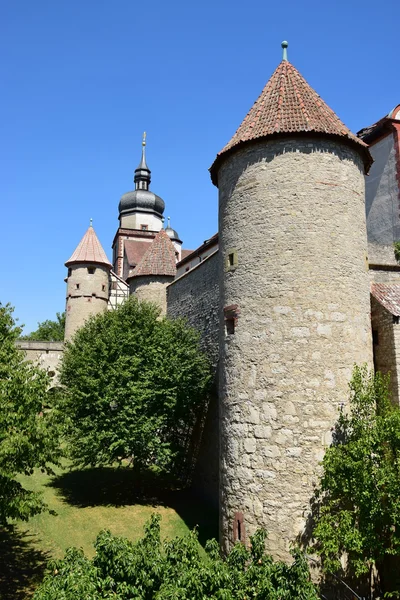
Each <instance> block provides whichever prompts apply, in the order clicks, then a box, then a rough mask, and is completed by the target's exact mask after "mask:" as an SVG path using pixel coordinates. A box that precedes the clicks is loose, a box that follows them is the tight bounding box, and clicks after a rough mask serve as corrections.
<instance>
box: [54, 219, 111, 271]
mask: <svg viewBox="0 0 400 600" xmlns="http://www.w3.org/2000/svg"><path fill="white" fill-rule="evenodd" d="M76 263H91V264H92V263H96V264H100V265H106V267H111V263H110V261H109V260H108V258H107V255H106V253H105V252H104V250H103V246H102V245H101V244H100V242H99V238H98V237H97V235H96V233H95V230H94V229H93V227H92V225H90V227H89V229H88V230H87V232H86V233H85V235H84V236H83V238H82V239H81V241H80V242H79V244H78V246H77V247H76V249H75V251H74V252H73V254H72V256H71V258H69V259H68V260H67V262H66V263H65V266H66V267H69V266H70V265H72V264H76Z"/></svg>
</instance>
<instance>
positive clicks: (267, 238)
mask: <svg viewBox="0 0 400 600" xmlns="http://www.w3.org/2000/svg"><path fill="white" fill-rule="evenodd" d="M283 46H284V44H283ZM285 54H286V46H284V59H283V61H282V62H281V63H280V64H279V66H278V67H277V69H276V71H275V72H274V73H273V75H272V77H271V79H270V81H269V82H268V83H267V85H266V87H265V88H264V90H263V91H262V93H261V95H260V97H259V98H258V100H257V101H256V103H255V104H254V106H253V107H252V109H251V110H250V112H249V113H248V115H247V116H246V118H245V119H244V121H243V123H242V124H241V125H240V127H239V129H238V130H237V132H236V134H235V135H234V136H233V138H232V139H231V141H230V142H229V143H228V144H227V145H226V146H225V147H224V148H223V150H222V151H221V152H220V153H219V155H218V156H217V158H216V160H215V162H214V164H213V165H212V167H211V177H212V180H213V182H214V184H215V185H217V186H218V188H219V232H220V251H219V254H220V263H219V275H220V282H221V284H220V285H221V294H220V296H221V305H220V314H221V327H220V365H221V367H220V369H221V371H220V447H221V455H220V514H221V541H222V545H223V547H224V548H225V549H228V548H229V547H230V545H231V544H232V543H234V542H235V541H236V540H238V539H239V540H242V541H246V539H248V536H249V534H252V533H253V532H254V530H255V529H256V528H257V527H258V526H264V527H265V528H266V529H267V530H268V532H269V541H268V543H269V550H270V551H271V552H272V553H273V554H274V555H275V557H277V558H283V559H287V558H288V556H289V554H288V550H289V545H290V542H292V541H293V540H294V539H295V538H296V536H297V535H298V534H300V533H301V531H302V530H303V528H304V525H305V521H306V518H307V515H308V514H309V510H310V505H309V501H310V499H311V497H312V494H313V488H314V484H315V483H316V481H317V475H318V465H319V462H320V461H321V459H322V457H323V453H324V448H326V446H327V445H328V444H329V443H330V440H331V429H332V427H333V425H334V423H335V421H336V419H337V416H338V411H339V410H340V407H341V406H342V405H343V403H346V402H347V399H348V382H349V379H350V377H351V372H352V368H353V365H354V363H358V364H360V363H365V362H366V363H368V364H370V365H371V363H372V342H371V335H370V322H369V313H370V305H369V283H368V273H367V262H366V261H367V256H366V254H367V242H366V226H365V208H364V173H365V171H366V170H368V168H369V166H370V163H371V157H370V154H369V152H368V149H367V146H366V145H365V144H364V143H363V142H361V141H360V140H359V139H357V138H356V137H355V136H354V135H353V134H352V133H351V132H350V131H349V130H348V129H347V127H345V125H344V124H343V123H342V122H341V121H340V120H339V119H338V117H337V116H336V115H335V113H334V112H333V111H332V110H331V109H330V108H329V107H328V106H327V105H326V104H325V103H324V102H323V101H322V100H321V98H320V97H319V96H318V95H317V93H316V92H315V91H314V90H313V89H312V88H311V87H310V86H309V85H308V84H307V82H306V81H305V80H304V78H303V77H302V76H301V75H300V73H299V72H298V71H297V70H296V69H295V68H294V67H293V66H292V65H291V64H290V63H289V62H288V61H287V59H286V55H285Z"/></svg>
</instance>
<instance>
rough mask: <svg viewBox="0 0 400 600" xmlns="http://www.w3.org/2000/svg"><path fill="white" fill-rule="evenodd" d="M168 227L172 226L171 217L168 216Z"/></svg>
mask: <svg viewBox="0 0 400 600" xmlns="http://www.w3.org/2000/svg"><path fill="white" fill-rule="evenodd" d="M167 227H168V229H170V228H171V217H168V225H167Z"/></svg>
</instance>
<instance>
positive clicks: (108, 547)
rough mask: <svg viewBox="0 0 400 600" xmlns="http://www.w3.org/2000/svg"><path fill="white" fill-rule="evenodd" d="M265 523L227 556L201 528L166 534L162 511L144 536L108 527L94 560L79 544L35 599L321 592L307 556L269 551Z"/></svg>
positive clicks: (309, 599)
mask: <svg viewBox="0 0 400 600" xmlns="http://www.w3.org/2000/svg"><path fill="white" fill-rule="evenodd" d="M265 537H266V534H265V532H263V531H258V532H257V533H256V534H255V535H254V536H253V537H252V538H251V550H248V549H247V548H245V546H244V545H243V544H240V543H237V544H236V545H235V546H234V548H233V549H232V551H231V553H230V554H229V556H228V557H227V558H226V559H223V558H221V556H220V553H219V548H218V544H217V542H216V541H215V540H211V541H209V542H207V546H206V553H207V556H206V558H204V557H202V556H201V555H200V553H199V544H198V541H197V535H196V532H195V531H193V532H191V533H190V534H189V535H187V536H185V537H179V538H175V539H173V540H171V541H167V542H164V544H162V543H161V541H160V524H159V517H158V516H156V515H153V517H152V519H151V520H150V522H149V523H148V524H147V526H146V531H145V536H144V537H143V538H142V539H141V540H139V541H138V542H136V543H133V542H129V541H128V540H126V539H123V538H117V537H114V536H112V535H111V534H110V533H109V532H107V531H103V532H101V533H100V534H99V536H98V537H97V541H96V544H95V547H96V554H95V557H94V558H93V560H92V561H89V560H88V559H86V558H85V557H84V556H83V554H82V553H81V552H79V551H77V550H74V549H71V550H69V551H68V552H67V554H66V557H65V558H64V559H63V560H60V561H55V562H53V563H52V564H51V565H50V570H49V572H48V574H47V576H46V578H45V580H44V583H43V585H42V586H41V588H40V589H39V590H38V591H37V592H36V594H35V596H34V600H59V599H60V598H63V599H64V600H76V598H88V599H90V600H100V599H108V598H113V599H114V600H128V599H129V600H133V599H134V600H152V599H156V600H205V599H210V600H239V599H240V600H243V599H249V600H250V599H254V600H264V599H265V600H267V599H268V600H293V598H296V599H299V600H317V598H318V596H317V594H316V590H315V588H314V586H313V584H312V583H311V581H310V574H309V570H308V566H307V562H306V560H305V558H304V556H303V555H302V554H301V553H300V552H298V551H296V552H294V553H293V557H294V562H293V563H292V564H291V565H287V564H285V563H283V562H274V561H273V559H272V558H271V556H269V555H268V554H267V553H266V552H265V545H264V542H265Z"/></svg>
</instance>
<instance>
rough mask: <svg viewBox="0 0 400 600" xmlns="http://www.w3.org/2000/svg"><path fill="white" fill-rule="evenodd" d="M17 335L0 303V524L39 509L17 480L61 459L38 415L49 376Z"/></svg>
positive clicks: (9, 310)
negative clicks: (26, 353)
mask: <svg viewBox="0 0 400 600" xmlns="http://www.w3.org/2000/svg"><path fill="white" fill-rule="evenodd" d="M20 333H21V329H20V328H19V327H17V326H16V324H15V321H14V319H13V317H12V308H11V307H10V306H9V305H5V306H4V305H2V304H0V524H4V523H5V522H6V521H7V519H9V518H13V519H16V518H18V519H28V518H29V517H30V516H32V515H34V514H36V513H38V512H40V511H41V510H43V508H44V507H45V505H44V503H43V501H42V500H41V497H40V496H39V495H38V494H36V493H34V492H32V491H29V490H26V489H24V488H23V487H22V485H21V484H20V483H19V482H18V481H17V480H16V476H17V475H18V474H20V473H25V474H28V475H29V474H31V473H32V471H33V469H34V468H35V467H40V468H42V469H45V470H50V469H49V463H52V462H53V463H54V462H57V459H58V456H59V448H58V440H57V435H56V434H55V430H54V429H51V428H49V423H48V414H46V413H42V409H43V406H44V405H46V394H47V388H48V385H49V378H48V375H47V374H46V373H45V372H44V371H43V370H42V369H40V368H39V367H36V366H35V365H33V364H32V363H31V362H29V361H26V360H25V357H24V354H23V353H22V352H21V351H20V350H19V349H18V348H17V347H16V345H15V342H16V340H17V339H18V338H19V336H20Z"/></svg>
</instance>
